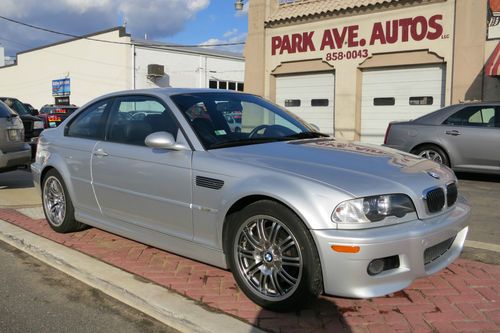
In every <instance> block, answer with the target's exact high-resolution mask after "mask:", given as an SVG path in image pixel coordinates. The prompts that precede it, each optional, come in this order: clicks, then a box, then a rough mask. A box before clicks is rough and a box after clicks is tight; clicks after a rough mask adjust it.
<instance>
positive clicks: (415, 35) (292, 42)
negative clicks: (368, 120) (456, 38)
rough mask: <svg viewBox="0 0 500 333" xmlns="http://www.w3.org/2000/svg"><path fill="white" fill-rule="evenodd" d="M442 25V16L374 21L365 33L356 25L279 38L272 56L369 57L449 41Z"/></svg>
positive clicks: (272, 38)
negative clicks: (381, 49)
mask: <svg viewBox="0 0 500 333" xmlns="http://www.w3.org/2000/svg"><path fill="white" fill-rule="evenodd" d="M442 22H443V15H442V14H435V15H432V16H429V17H425V16H422V15H419V16H414V17H406V18H401V19H394V20H388V21H383V22H374V23H373V24H372V25H371V27H367V28H364V29H363V30H361V29H360V25H359V24H352V25H344V26H339V27H328V28H326V29H324V30H322V31H321V30H319V31H307V32H300V33H293V34H284V35H278V36H273V37H271V55H272V56H276V55H284V54H297V53H311V52H322V53H323V54H324V59H325V60H326V61H328V62H331V61H341V60H350V59H360V58H367V57H368V56H369V48H370V47H374V46H388V45H393V44H402V43H408V42H420V41H424V40H427V41H432V40H438V39H448V38H449V35H447V34H444V28H443V24H442Z"/></svg>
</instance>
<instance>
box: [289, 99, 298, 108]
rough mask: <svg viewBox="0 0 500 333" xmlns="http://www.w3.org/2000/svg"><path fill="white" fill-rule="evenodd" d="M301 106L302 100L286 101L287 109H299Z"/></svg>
mask: <svg viewBox="0 0 500 333" xmlns="http://www.w3.org/2000/svg"><path fill="white" fill-rule="evenodd" d="M298 106H300V99H285V107H287V108H290V107H298Z"/></svg>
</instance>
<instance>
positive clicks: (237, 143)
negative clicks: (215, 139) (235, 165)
mask: <svg viewBox="0 0 500 333" xmlns="http://www.w3.org/2000/svg"><path fill="white" fill-rule="evenodd" d="M286 140H290V139H289V138H288V137H278V138H277V137H273V138H252V139H243V140H234V141H225V142H220V143H214V144H212V145H210V147H209V149H214V148H227V147H238V146H246V145H252V144H258V143H267V142H277V141H286Z"/></svg>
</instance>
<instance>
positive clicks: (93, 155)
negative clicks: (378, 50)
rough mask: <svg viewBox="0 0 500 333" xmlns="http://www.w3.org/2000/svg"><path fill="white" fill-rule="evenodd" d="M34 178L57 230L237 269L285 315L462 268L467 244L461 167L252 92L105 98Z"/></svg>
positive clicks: (47, 147)
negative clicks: (369, 138) (235, 122)
mask: <svg viewBox="0 0 500 333" xmlns="http://www.w3.org/2000/svg"><path fill="white" fill-rule="evenodd" d="M227 109H231V110H233V111H234V112H238V114H241V129H240V130H239V131H235V130H234V131H233V130H232V129H231V126H229V124H228V123H227V118H226V117H224V112H225V110H227ZM32 171H33V176H34V181H35V183H36V184H37V186H39V187H40V189H41V194H42V200H43V207H44V210H45V215H46V217H47V221H48V223H49V224H50V226H51V227H52V228H53V229H54V230H56V231H57V232H72V231H77V230H80V229H82V228H83V227H84V226H85V225H91V226H94V227H98V228H101V229H104V230H108V231H110V232H113V233H116V234H119V235H123V236H125V237H128V238H131V239H135V240H138V241H140V242H143V243H146V244H150V245H153V246H156V247H159V248H162V249H165V250H168V251H172V252H175V253H178V254H180V255H183V256H186V257H190V258H194V259H196V260H200V261H203V262H206V263H209V264H212V265H215V266H218V267H222V268H229V269H231V271H232V272H233V274H234V277H235V279H236V281H237V283H238V285H239V287H240V288H241V290H242V291H243V292H244V293H245V294H246V295H247V296H248V297H250V298H251V299H252V300H253V301H255V302H256V303H257V304H260V305H261V306H264V307H266V308H269V309H272V310H287V309H291V308H296V307H300V306H302V305H303V304H305V302H306V301H307V300H308V299H311V298H313V297H314V296H316V295H318V294H319V293H321V292H322V291H324V292H326V293H327V294H334V295H340V296H346V297H361V298H364V297H374V296H380V295H386V294H388V293H391V292H395V291H398V290H401V289H402V288H405V287H406V286H408V285H409V284H410V283H411V282H412V281H413V280H414V279H415V278H418V277H423V276H427V275H430V274H433V273H435V272H437V271H439V270H441V269H443V268H445V267H446V266H447V265H449V264H450V263H451V262H452V261H453V260H454V259H455V258H457V257H458V256H459V254H460V252H461V249H462V247H463V244H464V241H465V237H466V234H467V230H468V224H467V219H468V216H469V206H468V205H467V203H466V202H465V201H464V199H463V198H462V197H461V196H459V195H458V187H457V179H456V178H455V175H454V173H453V172H452V171H451V170H450V169H449V168H448V167H446V166H444V165H441V164H437V163H435V162H432V161H429V160H426V159H421V158H417V157H415V156H412V155H409V154H405V153H401V152H397V151H395V150H392V149H388V148H381V147H378V146H363V145H358V144H355V143H351V142H347V141H342V140H337V139H334V138H331V137H328V136H326V135H324V134H321V133H318V132H316V131H315V130H314V129H313V128H312V127H311V126H310V125H308V124H306V123H304V122H303V121H301V120H300V119H298V118H297V117H295V116H294V115H292V114H291V113H289V112H287V111H286V110H284V109H281V108H280V107H278V106H276V105H274V104H272V103H270V102H268V101H266V100H264V99H262V98H260V97H257V96H254V95H249V94H243V93H237V92H221V91H214V90H185V89H157V90H137V91H128V92H121V93H115V94H110V95H107V96H104V97H101V98H98V99H96V100H94V101H92V102H90V103H89V104H87V105H85V106H83V107H82V108H80V109H79V110H78V111H76V112H75V113H74V114H72V115H71V116H70V117H68V118H67V119H66V120H65V121H64V122H63V123H62V124H61V125H60V126H59V127H57V128H54V129H49V130H46V131H44V132H43V133H42V136H41V138H40V141H39V146H38V152H37V156H36V162H35V163H34V164H33V165H32Z"/></svg>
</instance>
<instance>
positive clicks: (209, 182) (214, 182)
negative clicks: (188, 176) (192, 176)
mask: <svg viewBox="0 0 500 333" xmlns="http://www.w3.org/2000/svg"><path fill="white" fill-rule="evenodd" d="M196 186H199V187H206V188H210V189H212V190H220V189H221V188H222V186H224V181H222V180H220V179H214V178H208V177H202V176H196Z"/></svg>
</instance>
